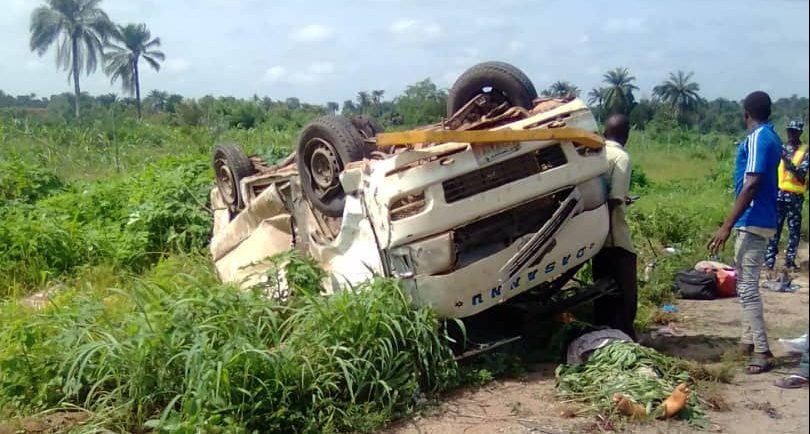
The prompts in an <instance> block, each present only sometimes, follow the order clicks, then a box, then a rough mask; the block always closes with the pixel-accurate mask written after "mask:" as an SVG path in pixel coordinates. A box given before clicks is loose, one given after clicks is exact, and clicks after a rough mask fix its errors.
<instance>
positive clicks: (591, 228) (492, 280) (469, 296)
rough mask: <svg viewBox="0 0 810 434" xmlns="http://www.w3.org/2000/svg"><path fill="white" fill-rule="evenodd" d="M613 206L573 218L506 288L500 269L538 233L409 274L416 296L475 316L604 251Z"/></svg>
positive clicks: (444, 311)
mask: <svg viewBox="0 0 810 434" xmlns="http://www.w3.org/2000/svg"><path fill="white" fill-rule="evenodd" d="M607 219H608V210H607V205H602V206H600V207H598V208H596V209H593V210H591V211H584V212H582V213H580V214H579V215H577V216H575V217H573V218H572V219H571V220H570V221H569V222H568V223H567V224H566V226H565V227H564V228H563V229H562V230H561V231H560V232H559V233H557V235H556V236H555V239H556V245H555V247H554V248H553V249H551V251H549V252H548V253H547V254H546V255H545V256H544V257H543V258H542V261H541V262H540V263H538V264H536V265H532V266H529V267H527V268H526V269H524V270H523V271H522V272H521V273H519V275H518V276H517V277H516V278H515V279H514V280H513V281H512V283H511V284H508V285H506V286H508V287H504V285H503V284H501V283H499V279H498V275H499V274H498V272H499V270H500V269H501V267H503V265H504V264H505V263H506V262H507V261H508V260H509V259H510V258H511V257H512V256H513V255H515V254H516V253H517V252H518V251H519V250H520V248H521V246H522V245H523V243H525V242H526V240H527V239H528V238H530V237H531V236H532V235H534V234H527V235H526V236H525V237H524V238H522V239H520V240H518V241H516V242H515V243H513V244H512V245H511V246H509V247H507V248H506V249H504V250H502V251H500V252H498V253H496V254H494V255H491V256H488V257H486V258H483V259H481V260H479V261H477V262H474V263H472V264H470V265H468V266H466V267H464V268H460V269H457V270H454V271H452V272H450V273H444V274H436V275H422V274H417V275H415V276H414V277H413V278H411V279H404V280H403V282H404V284H405V287H406V288H408V289H409V290H410V292H411V294H412V296H413V298H414V301H415V302H416V303H417V304H420V305H428V306H431V307H433V308H434V309H436V311H437V312H438V314H439V315H440V316H442V317H447V318H463V317H467V316H471V315H475V314H477V313H479V312H481V311H483V310H486V309H488V308H490V307H492V306H494V305H496V304H498V303H502V302H504V301H506V300H508V299H510V298H512V297H514V296H515V295H517V294H520V293H522V292H524V291H526V290H528V289H531V288H533V287H536V286H538V285H540V284H542V283H544V282H549V281H551V280H553V279H554V278H555V277H558V276H559V275H561V274H562V273H564V272H565V271H567V270H569V269H571V268H573V267H575V266H577V265H579V264H581V263H583V262H585V261H587V260H588V259H590V258H591V257H592V256H593V255H594V254H596V252H598V251H599V250H600V249H601V248H602V245H603V243H604V240H605V238H606V237H607V230H608V225H607V224H606V223H605V222H606V221H607Z"/></svg>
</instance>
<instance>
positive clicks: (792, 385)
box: [773, 374, 808, 389]
mask: <svg viewBox="0 0 810 434" xmlns="http://www.w3.org/2000/svg"><path fill="white" fill-rule="evenodd" d="M773 384H774V386H776V387H780V388H782V389H801V388H802V387H804V386H807V384H808V380H807V377H802V376H801V375H795V374H794V375H788V376H787V377H782V378H780V379H778V380H776V381H775V382H774V383H773Z"/></svg>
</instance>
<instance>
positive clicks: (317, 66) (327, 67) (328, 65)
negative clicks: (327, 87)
mask: <svg viewBox="0 0 810 434" xmlns="http://www.w3.org/2000/svg"><path fill="white" fill-rule="evenodd" d="M334 71H335V65H334V64H332V62H323V61H321V62H315V63H313V64H312V65H309V72H311V73H312V74H317V75H324V74H331V73H332V72H334Z"/></svg>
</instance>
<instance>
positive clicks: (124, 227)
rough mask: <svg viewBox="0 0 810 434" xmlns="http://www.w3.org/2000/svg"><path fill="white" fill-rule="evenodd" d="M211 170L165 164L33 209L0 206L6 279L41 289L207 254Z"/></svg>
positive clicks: (0, 253) (27, 189)
mask: <svg viewBox="0 0 810 434" xmlns="http://www.w3.org/2000/svg"><path fill="white" fill-rule="evenodd" d="M26 169H31V168H28V167H27V166H26ZM31 170H33V173H34V175H33V176H29V177H26V176H18V177H15V178H13V179H23V180H36V179H39V178H38V176H39V175H38V174H39V173H40V172H38V170H39V169H36V168H33V169H31ZM209 170H210V169H209V168H208V164H207V162H204V161H199V160H198V159H195V158H185V159H177V158H172V159H165V160H163V161H161V162H160V163H157V164H153V165H150V166H149V167H147V168H146V169H145V170H144V171H142V172H141V173H138V174H136V175H133V176H129V177H122V178H119V179H117V180H115V181H107V182H82V183H75V184H74V185H69V186H64V187H62V188H61V190H60V192H58V193H53V194H51V195H50V196H48V197H43V198H41V199H40V200H36V201H34V202H32V203H30V204H27V205H26V206H21V205H18V206H14V207H11V206H9V207H0V217H2V219H0V278H2V279H4V280H6V281H14V282H18V283H23V284H28V285H35V284H38V283H41V281H42V280H43V278H44V277H46V276H52V277H60V276H63V275H64V274H65V273H69V272H70V271H71V270H72V269H74V268H75V267H78V266H80V265H84V264H98V263H101V262H108V263H113V264H119V265H121V266H123V267H125V268H128V269H130V270H135V271H137V270H143V269H144V268H145V267H148V266H150V265H151V264H154V263H155V262H156V261H157V260H158V259H159V258H160V257H162V256H164V255H166V254H169V253H179V252H190V251H197V250H200V249H202V248H204V247H205V246H206V245H207V244H208V240H209V238H210V232H211V219H210V215H209V214H208V211H207V208H206V203H207V200H208V191H209V190H208V189H209V187H210V176H211V175H210V173H209ZM10 173H13V172H10ZM45 179H50V178H47V177H46V178H45ZM20 184H21V183H20V182H18V183H17V184H15V185H17V186H19V185H20ZM60 185H61V184H60ZM43 186H49V187H48V188H45V187H43ZM52 188H55V187H52V186H51V185H50V184H47V183H44V184H43V183H36V182H34V181H27V184H26V185H23V186H22V187H17V188H16V190H15V191H22V192H23V193H15V194H14V197H17V198H25V200H27V201H29V202H30V201H31V200H33V199H34V198H37V197H40V196H42V195H43V194H45V193H44V192H46V191H52ZM49 189H51V190H49ZM9 190H10V189H9Z"/></svg>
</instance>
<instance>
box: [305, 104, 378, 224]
mask: <svg viewBox="0 0 810 434" xmlns="http://www.w3.org/2000/svg"><path fill="white" fill-rule="evenodd" d="M366 146H367V145H366V144H365V143H364V142H363V137H362V136H361V135H360V132H359V131H358V129H357V128H355V127H354V126H353V125H352V123H351V121H349V120H348V119H346V118H343V117H339V116H322V117H319V118H317V119H315V120H314V121H312V122H310V123H309V124H307V125H306V126H305V127H304V129H303V130H302V131H301V135H300V137H299V138H298V147H297V150H296V160H297V161H296V164H297V165H298V173H299V176H300V179H301V189H302V190H303V191H304V195H305V196H306V197H307V200H309V202H310V203H311V204H312V206H313V207H315V209H317V210H318V211H320V212H322V213H324V214H325V215H327V216H329V217H342V216H343V207H344V206H345V203H346V194H345V192H344V191H343V187H342V186H341V185H340V179H339V175H340V172H342V171H343V168H344V167H346V164H347V163H350V162H352V161H359V160H362V159H363V158H364V157H365V156H366V150H367V147H366ZM313 166H315V167H314V168H313Z"/></svg>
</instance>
